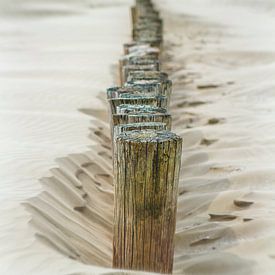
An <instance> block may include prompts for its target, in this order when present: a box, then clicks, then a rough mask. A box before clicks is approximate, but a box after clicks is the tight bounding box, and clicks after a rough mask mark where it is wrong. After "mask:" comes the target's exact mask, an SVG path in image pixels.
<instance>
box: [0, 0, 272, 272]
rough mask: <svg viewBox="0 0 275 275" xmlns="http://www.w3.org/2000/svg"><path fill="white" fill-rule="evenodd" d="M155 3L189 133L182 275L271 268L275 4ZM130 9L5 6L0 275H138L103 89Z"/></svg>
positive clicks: (178, 114) (179, 254)
mask: <svg viewBox="0 0 275 275" xmlns="http://www.w3.org/2000/svg"><path fill="white" fill-rule="evenodd" d="M155 2H157V7H158V9H159V10H161V13H162V17H163V19H164V22H165V23H164V25H165V46H164V53H163V70H164V71H166V72H168V73H169V76H170V78H171V79H172V80H173V84H174V89H173V96H172V102H171V108H170V109H171V111H172V115H173V131H174V132H176V133H177V134H179V135H180V136H182V137H183V139H184V148H183V155H182V171H181V179H180V188H179V200H178V217H177V232H176V247H175V264H174V273H175V274H232V275H233V274H241V275H243V274H249V275H251V274H274V273H275V221H274V213H275V188H274V187H273V186H275V169H274V168H273V166H274V164H273V163H274V162H275V157H274V155H275V154H274V153H275V146H274V145H273V144H274V142H275V122H274V117H275V114H274V113H275V111H274V110H275V108H274V107H275V99H274V96H275V91H274V88H275V78H274V74H275V50H274V42H275V41H274V40H275V38H274V37H275V29H274V25H275V24H274V23H275V17H274V15H275V2H274V1H271V0H269V1H265V2H264V3H262V1H255V0H254V1H253V0H251V1H249V0H243V1H233V0H230V1H229V0H192V1H187V0H186V1H183V0H182V1H178V0H169V1H168V0H159V1H155ZM131 3H132V2H131V1H127V0H120V1H116V3H115V4H114V1H111V0H109V1H106V0H102V1H99V0H98V1H94V0H92V1H72V0H70V1H65V0H63V1H61V0H59V1H42V0H39V1H37V0H36V1H31V0H28V1H26V2H24V4H23V2H22V1H19V0H18V1H15V0H13V1H10V2H9V3H7V1H5V2H4V1H3V0H0V16H1V19H0V22H1V25H0V34H1V36H0V41H1V44H0V47H1V52H0V61H1V62H0V85H1V88H2V89H1V90H0V94H1V102H0V104H1V105H0V106H1V110H0V121H1V126H2V127H1V129H0V131H1V135H0V152H1V154H0V164H1V170H0V176H1V192H0V256H1V257H0V267H1V268H0V274H8V275H9V274H12V275H13V274H108V275H109V274H126V273H129V274H130V272H120V271H115V270H112V269H111V257H112V211H113V210H112V207H113V187H112V168H111V159H110V157H111V154H110V140H109V124H108V115H107V104H106V102H105V100H104V96H105V94H104V90H105V89H106V88H107V87H109V86H111V85H113V84H115V83H116V80H117V70H116V69H117V68H116V66H115V65H116V64H117V60H118V58H119V56H120V54H121V52H122V44H123V43H124V42H127V41H129V40H130V19H129V7H130V5H131ZM55 159H57V160H55ZM39 179H40V180H39ZM134 273H135V272H132V273H131V274H134ZM141 274H148V273H147V272H146V273H141Z"/></svg>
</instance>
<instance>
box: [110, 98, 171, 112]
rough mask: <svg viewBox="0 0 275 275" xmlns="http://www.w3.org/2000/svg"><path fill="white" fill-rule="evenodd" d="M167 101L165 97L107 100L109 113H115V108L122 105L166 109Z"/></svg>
mask: <svg viewBox="0 0 275 275" xmlns="http://www.w3.org/2000/svg"><path fill="white" fill-rule="evenodd" d="M167 102H168V100H167V97H166V96H146V95H142V94H141V95H132V94H127V96H126V95H122V96H121V97H118V98H112V99H109V104H110V108H111V113H112V114H116V113H117V107H118V106H119V105H123V104H131V105H133V104H136V105H150V106H154V107H160V108H165V109H168V104H167Z"/></svg>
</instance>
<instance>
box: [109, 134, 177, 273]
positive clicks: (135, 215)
mask: <svg viewBox="0 0 275 275" xmlns="http://www.w3.org/2000/svg"><path fill="white" fill-rule="evenodd" d="M181 146H182V140H181V138H180V137H178V136H177V135H176V134H173V133H171V132H168V131H156V130H142V131H130V132H124V133H122V134H120V135H118V136H117V138H116V148H115V158H114V160H115V161H114V173H115V175H114V179H115V212H114V238H113V267H115V268H124V269H132V270H144V271H152V272H160V273H172V269H173V255H174V233H175V224H176V209H177V192H178V181H179V169H180V159H181Z"/></svg>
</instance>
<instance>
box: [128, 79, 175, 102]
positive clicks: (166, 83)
mask: <svg viewBox="0 0 275 275" xmlns="http://www.w3.org/2000/svg"><path fill="white" fill-rule="evenodd" d="M124 86H125V87H127V88H132V89H134V90H144V91H148V92H153V93H157V94H159V95H163V96H167V98H168V104H169V102H170V96H171V91H172V81H171V80H169V79H167V80H162V81H159V80H155V79H152V80H142V79H141V80H134V81H127V82H126V83H125V85H124Z"/></svg>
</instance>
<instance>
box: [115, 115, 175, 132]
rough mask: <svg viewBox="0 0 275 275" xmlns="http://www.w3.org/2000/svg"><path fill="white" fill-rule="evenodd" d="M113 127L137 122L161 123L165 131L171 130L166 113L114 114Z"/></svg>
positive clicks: (169, 117)
mask: <svg viewBox="0 0 275 275" xmlns="http://www.w3.org/2000/svg"><path fill="white" fill-rule="evenodd" d="M112 122H113V127H114V126H116V125H121V124H129V123H138V122H163V123H165V124H166V125H167V129H168V130H171V126H172V119H171V115H170V114H168V113H142V112H139V113H135V114H114V115H113V121H112Z"/></svg>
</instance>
